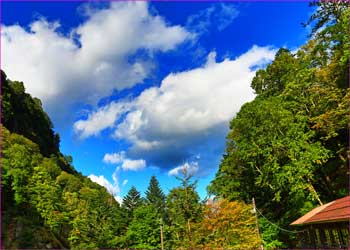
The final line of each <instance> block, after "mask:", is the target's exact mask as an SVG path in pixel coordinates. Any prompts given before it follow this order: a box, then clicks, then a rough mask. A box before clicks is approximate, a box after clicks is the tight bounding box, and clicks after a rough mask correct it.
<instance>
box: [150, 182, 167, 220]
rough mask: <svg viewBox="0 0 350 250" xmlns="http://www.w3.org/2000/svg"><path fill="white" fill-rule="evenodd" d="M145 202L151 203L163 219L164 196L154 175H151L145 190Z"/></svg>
mask: <svg viewBox="0 0 350 250" xmlns="http://www.w3.org/2000/svg"><path fill="white" fill-rule="evenodd" d="M146 202H147V203H148V204H151V205H153V207H154V208H155V209H157V211H158V213H159V215H160V216H161V217H162V218H163V219H165V206H166V197H165V195H164V193H163V191H162V189H161V188H160V186H159V182H158V180H157V178H156V177H155V176H152V177H151V180H150V182H149V185H148V188H147V190H146Z"/></svg>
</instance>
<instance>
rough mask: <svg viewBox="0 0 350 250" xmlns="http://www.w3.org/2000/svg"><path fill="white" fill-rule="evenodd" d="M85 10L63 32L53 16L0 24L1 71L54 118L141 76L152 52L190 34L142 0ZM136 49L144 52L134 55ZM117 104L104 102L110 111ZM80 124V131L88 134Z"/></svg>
mask: <svg viewBox="0 0 350 250" xmlns="http://www.w3.org/2000/svg"><path fill="white" fill-rule="evenodd" d="M86 15H87V18H86V21H85V22H84V23H82V24H80V25H79V26H78V27H74V28H72V30H71V31H70V34H69V35H66V34H62V33H61V32H60V31H59V27H60V23H59V22H54V23H51V22H48V21H46V20H45V19H39V20H36V21H34V22H32V23H31V24H30V25H29V27H21V26H19V25H17V24H16V25H10V26H5V25H2V27H1V45H2V53H1V61H2V67H3V69H4V70H5V72H6V74H7V76H8V77H9V78H10V79H15V80H20V81H24V85H25V87H26V89H27V91H28V92H29V93H31V94H32V95H34V96H35V97H38V98H40V99H41V100H42V101H43V104H44V106H45V108H46V110H48V112H49V113H50V115H52V116H53V117H54V118H55V119H57V117H58V116H59V115H62V113H64V112H65V113H69V112H70V111H71V110H70V109H69V107H72V106H73V105H80V104H86V103H92V104H93V103H96V102H97V101H98V100H99V99H100V98H101V97H104V96H107V95H110V94H111V93H112V91H113V90H114V89H116V90H121V89H125V88H129V87H132V86H134V85H135V84H137V83H140V82H142V81H143V80H144V79H145V78H146V77H147V76H148V75H149V73H150V72H151V70H152V68H153V67H154V66H153V63H152V60H151V56H152V53H154V52H156V51H162V52H165V51H168V50H172V49H174V48H175V47H176V46H177V45H178V44H180V43H182V42H183V41H185V40H186V39H190V37H191V34H190V33H189V32H187V31H186V30H185V29H184V28H183V27H181V26H170V25H168V24H167V23H166V22H165V20H163V18H162V17H160V16H155V15H153V14H151V13H150V12H149V10H148V5H147V3H145V2H118V3H117V2H114V3H110V4H108V7H107V8H103V9H90V11H87V12H86ZM140 50H141V51H144V52H146V53H143V54H146V55H148V56H146V57H145V56H143V57H142V58H141V57H138V56H137V52H138V51H140ZM24 55H25V56H24ZM118 108H120V107H110V109H113V110H114V112H116V113H118ZM61 118H62V117H61ZM91 123H93V125H91V126H92V128H95V127H97V128H99V129H103V128H105V127H106V126H109V125H110V121H109V120H106V121H101V119H99V118H98V117H97V118H95V120H93V121H91ZM83 126H84V124H77V127H78V128H81V127H83ZM92 128H91V129H92ZM85 130H86V131H87V132H86V133H87V134H84V135H82V136H88V135H90V134H89V132H88V131H89V129H88V128H85Z"/></svg>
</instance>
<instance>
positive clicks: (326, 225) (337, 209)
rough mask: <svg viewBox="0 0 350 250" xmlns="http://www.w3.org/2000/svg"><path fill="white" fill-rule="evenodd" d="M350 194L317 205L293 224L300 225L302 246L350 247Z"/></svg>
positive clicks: (323, 247) (318, 247) (310, 247)
mask: <svg viewBox="0 0 350 250" xmlns="http://www.w3.org/2000/svg"><path fill="white" fill-rule="evenodd" d="M349 222H350V196H346V197H344V198H341V199H338V200H335V201H332V202H329V203H327V204H324V205H322V206H319V207H316V208H315V209H313V210H311V211H310V212H308V213H307V214H305V215H304V216H302V217H300V218H299V219H297V220H296V221H294V222H293V223H292V224H291V225H295V226H299V229H298V230H301V231H303V229H304V230H305V231H303V232H301V233H300V234H299V237H298V238H299V242H300V246H299V247H301V248H305V249H350V232H349V230H350V228H349V227H350V223H349Z"/></svg>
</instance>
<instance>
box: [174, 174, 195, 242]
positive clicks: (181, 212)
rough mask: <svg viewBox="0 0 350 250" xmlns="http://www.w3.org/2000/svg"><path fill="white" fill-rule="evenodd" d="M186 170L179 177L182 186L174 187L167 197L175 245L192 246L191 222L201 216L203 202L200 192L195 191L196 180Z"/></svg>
mask: <svg viewBox="0 0 350 250" xmlns="http://www.w3.org/2000/svg"><path fill="white" fill-rule="evenodd" d="M191 178H192V176H190V175H188V174H187V171H186V170H184V172H183V176H182V177H177V179H178V180H179V181H180V182H181V186H180V187H177V188H174V189H172V190H171V191H170V192H169V195H168V197H167V205H168V209H169V217H170V223H171V224H170V225H171V230H172V232H173V239H174V244H175V246H183V247H185V246H191V245H193V242H192V234H193V231H192V229H191V224H192V223H195V222H197V221H199V220H200V218H201V204H200V202H199V201H200V199H199V196H198V193H197V192H196V191H195V188H196V182H192V181H191Z"/></svg>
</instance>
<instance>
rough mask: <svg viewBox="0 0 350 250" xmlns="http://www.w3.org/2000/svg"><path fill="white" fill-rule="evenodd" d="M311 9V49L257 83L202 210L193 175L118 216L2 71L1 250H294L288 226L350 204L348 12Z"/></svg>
mask: <svg viewBox="0 0 350 250" xmlns="http://www.w3.org/2000/svg"><path fill="white" fill-rule="evenodd" d="M314 5H317V9H316V12H315V13H314V14H313V15H312V16H311V18H310V20H309V21H308V22H307V23H306V24H305V26H311V27H313V28H312V32H311V34H310V39H309V41H308V42H307V43H306V44H305V45H304V46H302V47H301V48H300V49H299V50H298V51H296V52H291V51H289V50H287V49H284V48H281V49H280V50H279V51H278V52H277V54H276V56H275V59H274V61H273V62H272V63H271V64H269V65H268V66H267V67H266V68H265V69H260V70H258V71H257V73H256V75H255V77H254V79H253V81H252V83H251V87H252V88H253V89H254V90H255V92H256V94H257V96H256V98H255V100H253V101H252V102H250V103H246V104H245V105H243V106H242V108H241V110H240V111H239V112H238V113H237V115H236V116H235V117H234V118H233V120H232V121H231V123H230V132H229V134H228V136H227V148H226V152H225V154H224V155H223V157H222V161H221V164H220V166H219V170H218V172H217V173H216V176H215V178H214V180H213V181H212V182H211V184H210V185H209V186H208V192H209V193H210V194H211V195H212V196H211V197H212V199H206V200H204V201H202V200H200V197H199V195H198V193H197V192H196V180H194V179H193V177H192V176H190V175H188V174H187V172H186V171H184V172H183V174H182V176H179V177H177V179H178V181H179V185H178V187H176V188H173V189H171V190H170V191H169V193H168V194H167V195H165V194H164V192H163V190H162V189H161V188H160V185H159V183H158V180H157V179H156V177H154V176H153V177H152V178H151V179H150V181H149V186H148V189H147V190H146V192H145V194H144V195H142V194H141V193H140V192H139V191H138V190H137V189H136V188H135V187H132V188H131V189H130V190H129V192H128V193H127V195H126V196H125V197H124V199H123V202H122V203H121V204H119V203H118V202H117V201H116V200H115V199H114V197H113V196H112V195H111V194H109V193H108V192H107V190H106V189H105V188H104V187H102V186H100V185H98V184H96V183H94V182H92V181H91V180H90V179H89V178H87V177H85V176H83V175H82V174H81V173H79V172H78V171H76V170H75V169H74V167H73V166H72V158H71V157H70V156H67V155H63V154H62V153H61V152H60V150H59V143H60V138H59V135H58V134H57V133H55V132H54V130H53V124H52V123H51V121H50V118H49V117H48V115H47V114H46V113H45V111H44V110H43V108H42V104H41V101H40V100H39V99H37V98H33V97H31V96H30V95H29V94H27V93H26V92H25V88H24V84H23V83H22V82H17V81H11V80H10V79H8V78H7V76H6V74H5V72H3V71H1V114H2V116H1V121H2V125H1V156H2V157H1V158H2V160H1V171H2V172H1V202H2V208H1V211H2V235H1V237H2V248H5V249H6V248H7V249H9V248H10V249H23V248H30V249H33V248H34V249H53V248H55V249H68V248H69V249H70V248H71V249H100V248H114V249H122V248H135V249H161V246H162V244H163V245H164V248H165V249H258V248H259V246H260V245H261V244H263V245H264V249H275V248H280V247H295V246H297V244H298V241H297V239H296V235H295V234H294V233H293V231H294V230H295V229H294V228H292V227H290V226H289V224H290V223H291V222H292V221H293V220H295V219H297V218H298V217H300V216H301V215H303V214H305V213H306V212H308V211H310V210H311V209H312V208H314V207H316V206H318V205H320V204H323V203H326V202H329V201H331V200H334V199H336V198H340V197H343V196H345V195H348V192H349V190H348V181H349V169H348V163H349V147H348V142H349V103H350V92H349V88H348V82H349V43H350V41H349V34H350V32H349V6H348V5H349V4H348V3H347V2H346V1H332V2H328V1H327V2H318V3H314ZM253 198H255V201H256V206H257V208H258V211H259V213H261V214H259V213H258V214H257V213H256V212H257V210H255V213H254V210H253V207H252V205H251V203H252V199H253ZM256 216H257V217H258V224H259V232H260V234H261V237H260V236H259V234H258V231H257V228H256V225H257V223H256ZM281 229H285V230H281Z"/></svg>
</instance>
